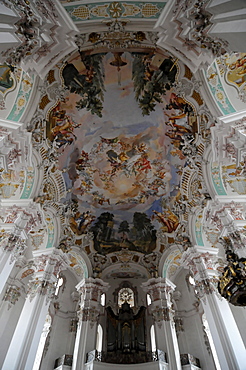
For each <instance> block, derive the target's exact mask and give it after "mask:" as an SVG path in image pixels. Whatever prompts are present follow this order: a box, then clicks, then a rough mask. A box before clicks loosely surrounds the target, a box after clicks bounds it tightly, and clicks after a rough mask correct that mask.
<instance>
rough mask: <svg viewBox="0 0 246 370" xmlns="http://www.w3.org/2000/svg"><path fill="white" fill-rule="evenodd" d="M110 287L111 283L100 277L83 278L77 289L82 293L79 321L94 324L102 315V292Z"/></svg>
mask: <svg viewBox="0 0 246 370" xmlns="http://www.w3.org/2000/svg"><path fill="white" fill-rule="evenodd" d="M108 288H109V284H108V283H105V282H104V281H103V280H101V279H99V278H91V277H90V278H87V279H83V280H81V282H80V283H79V284H78V285H77V286H76V289H77V290H78V292H79V293H80V294H81V301H80V308H79V311H78V318H79V321H80V322H81V321H90V323H91V326H93V325H94V324H95V323H96V322H97V321H98V318H99V315H100V300H101V295H102V293H105V292H106V291H107V290H108Z"/></svg>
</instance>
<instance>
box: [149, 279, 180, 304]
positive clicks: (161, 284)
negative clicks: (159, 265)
mask: <svg viewBox="0 0 246 370" xmlns="http://www.w3.org/2000/svg"><path fill="white" fill-rule="evenodd" d="M142 288H143V290H144V291H145V292H146V293H148V294H149V295H150V297H151V301H152V302H155V301H159V300H162V299H164V300H168V301H169V300H170V294H171V293H173V292H174V290H175V288H176V285H175V284H173V283H172V282H171V281H170V280H169V279H167V278H162V277H158V278H152V279H149V280H148V281H146V282H145V283H143V284H142Z"/></svg>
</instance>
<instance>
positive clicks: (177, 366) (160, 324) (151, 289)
mask: <svg viewBox="0 0 246 370" xmlns="http://www.w3.org/2000/svg"><path fill="white" fill-rule="evenodd" d="M142 287H143V289H144V290H145V291H146V292H147V293H148V294H150V297H151V301H152V303H151V305H150V306H149V308H150V310H151V314H152V317H153V320H154V323H155V331H156V342H157V348H158V349H160V350H162V351H164V352H167V356H168V363H169V366H170V369H172V370H181V362H180V353H179V347H178V340H177V334H176V330H175V322H174V310H173V305H172V301H171V298H172V294H173V292H174V290H175V285H174V284H173V283H172V282H171V281H170V280H168V279H165V278H161V277H159V278H153V279H150V280H148V281H147V282H146V283H143V284H142Z"/></svg>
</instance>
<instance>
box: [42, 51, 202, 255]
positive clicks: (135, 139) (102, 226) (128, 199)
mask: <svg viewBox="0 0 246 370" xmlns="http://www.w3.org/2000/svg"><path fill="white" fill-rule="evenodd" d="M177 75H178V64H177V61H176V60H175V59H172V58H170V57H169V56H168V55H158V54H157V55H154V54H153V53H152V54H146V53H145V54H144V53H135V54H134V53H114V54H113V53H104V54H95V55H86V54H82V53H78V54H76V55H75V56H73V57H71V59H70V60H68V61H67V62H66V63H65V64H64V65H63V67H62V68H61V76H62V80H63V83H64V85H65V87H66V89H67V90H68V94H67V96H66V98H65V99H64V100H60V101H58V102H56V104H55V105H54V106H53V108H52V109H51V110H50V111H49V114H48V119H47V121H48V122H47V132H46V137H47V138H48V139H49V141H50V143H51V145H52V147H53V148H55V149H56V151H57V152H58V154H59V156H58V163H59V169H60V170H61V171H62V173H63V176H64V180H65V182H66V187H67V189H68V190H69V192H68V193H67V199H64V203H66V204H68V205H69V207H70V208H71V209H72V210H73V212H72V215H71V217H70V220H69V222H70V227H71V229H72V231H73V232H74V233H75V234H76V235H78V236H79V235H81V234H84V233H85V232H87V231H92V232H93V234H94V247H95V249H96V250H97V251H98V252H99V253H102V254H104V253H109V252H113V251H117V250H120V249H121V248H122V247H124V248H128V249H130V250H136V251H141V252H143V253H150V252H152V251H153V250H154V249H155V242H156V232H157V229H159V228H160V227H161V229H162V231H163V232H165V233H167V234H169V235H172V234H173V233H174V232H175V231H176V230H177V229H178V228H179V217H178V214H176V213H177V212H176V213H175V212H174V210H173V206H174V204H177V203H178V204H179V203H180V199H181V196H180V191H179V183H180V175H181V173H182V171H181V169H182V168H183V167H184V166H185V164H186V155H185V151H184V150H182V149H183V148H184V146H185V143H186V142H189V143H190V142H192V141H193V140H194V135H195V133H196V131H197V121H196V114H195V111H194V107H193V106H192V105H191V103H189V102H188V101H186V100H185V99H184V98H182V97H180V96H177V95H176V94H175V93H174V90H173V85H174V83H175V81H176V79H177ZM188 154H189V153H187V155H188Z"/></svg>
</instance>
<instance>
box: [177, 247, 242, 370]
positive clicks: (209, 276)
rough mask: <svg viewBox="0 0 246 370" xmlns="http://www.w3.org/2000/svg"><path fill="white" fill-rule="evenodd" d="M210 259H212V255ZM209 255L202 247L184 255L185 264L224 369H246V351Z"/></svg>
mask: <svg viewBox="0 0 246 370" xmlns="http://www.w3.org/2000/svg"><path fill="white" fill-rule="evenodd" d="M210 257H211V256H210ZM210 257H209V253H202V252H201V250H200V249H199V247H192V248H189V249H188V250H187V251H185V252H184V255H183V263H184V264H185V265H186V266H187V267H189V268H190V270H191V271H192V273H193V276H194V279H195V282H196V287H195V289H196V291H197V294H198V296H199V298H200V300H201V303H202V306H203V309H204V312H205V315H206V318H207V321H208V325H209V329H210V332H211V335H212V339H213V342H214V345H215V349H216V353H217V356H218V359H219V363H220V366H221V369H223V370H230V369H235V370H243V369H244V368H245V361H246V351H245V346H244V344H243V341H242V338H241V335H240V333H239V330H238V327H237V324H236V322H235V319H234V317H233V314H232V312H231V309H230V306H229V303H228V302H227V301H226V300H225V299H224V298H222V297H221V296H220V295H219V293H218V292H217V289H216V285H215V284H217V276H216V271H215V270H213V268H212V264H211V258H210Z"/></svg>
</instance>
